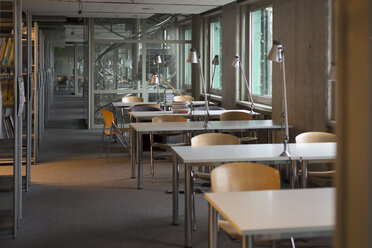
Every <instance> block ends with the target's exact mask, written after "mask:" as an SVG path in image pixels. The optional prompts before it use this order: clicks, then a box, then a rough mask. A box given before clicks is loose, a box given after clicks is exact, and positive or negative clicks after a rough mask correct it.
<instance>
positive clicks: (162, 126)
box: [130, 111, 282, 133]
mask: <svg viewBox="0 0 372 248" xmlns="http://www.w3.org/2000/svg"><path fill="white" fill-rule="evenodd" d="M157 112H158V111H157ZM159 112H160V111H159ZM164 112H165V111H164ZM208 123H209V126H208V127H204V121H190V122H163V123H152V122H137V123H131V124H130V127H131V128H133V129H134V130H135V131H137V132H142V133H146V132H172V131H178V132H179V131H200V130H242V129H247V130H248V129H250V130H252V129H265V130H269V129H281V128H282V126H281V124H278V123H275V122H273V121H272V120H250V121H209V122H208Z"/></svg>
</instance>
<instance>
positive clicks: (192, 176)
mask: <svg viewBox="0 0 372 248" xmlns="http://www.w3.org/2000/svg"><path fill="white" fill-rule="evenodd" d="M194 181H195V176H194V173H193V172H192V171H191V192H192V199H191V200H192V225H193V229H194V231H196V229H197V225H196V209H195V190H194Z"/></svg>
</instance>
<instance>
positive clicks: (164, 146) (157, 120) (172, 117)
mask: <svg viewBox="0 0 372 248" xmlns="http://www.w3.org/2000/svg"><path fill="white" fill-rule="evenodd" d="M163 122H187V119H186V118H185V117H182V116H177V115H163V116H156V117H153V118H152V123H163ZM181 134H183V133H164V134H157V136H160V138H161V139H165V142H164V143H163V142H154V135H153V134H152V133H151V134H150V165H151V174H152V182H155V168H154V147H158V148H161V149H165V150H167V149H169V148H170V147H171V146H181V145H186V137H185V136H184V142H181V143H167V141H166V139H167V137H170V136H176V135H181Z"/></svg>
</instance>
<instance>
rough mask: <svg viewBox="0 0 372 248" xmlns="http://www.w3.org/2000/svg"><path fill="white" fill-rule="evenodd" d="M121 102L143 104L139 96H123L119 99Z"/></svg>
mask: <svg viewBox="0 0 372 248" xmlns="http://www.w3.org/2000/svg"><path fill="white" fill-rule="evenodd" d="M121 101H122V102H143V98H142V97H140V96H125V97H123V98H122V99H121Z"/></svg>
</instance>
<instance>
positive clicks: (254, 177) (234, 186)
mask: <svg viewBox="0 0 372 248" xmlns="http://www.w3.org/2000/svg"><path fill="white" fill-rule="evenodd" d="M277 189H280V177H279V173H278V171H277V170H276V169H273V168H271V167H269V166H266V165H263V164H256V163H248V162H243V163H229V164H224V165H221V166H219V167H216V168H215V169H213V170H212V172H211V191H212V192H234V191H235V192H236V191H251V190H277ZM218 225H219V227H220V228H221V229H222V230H224V231H225V232H226V233H227V234H228V235H229V236H231V237H233V238H236V239H241V236H240V235H239V233H238V232H237V231H236V230H235V229H234V228H233V227H232V226H231V225H230V224H229V223H228V222H227V221H225V220H219V221H218Z"/></svg>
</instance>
